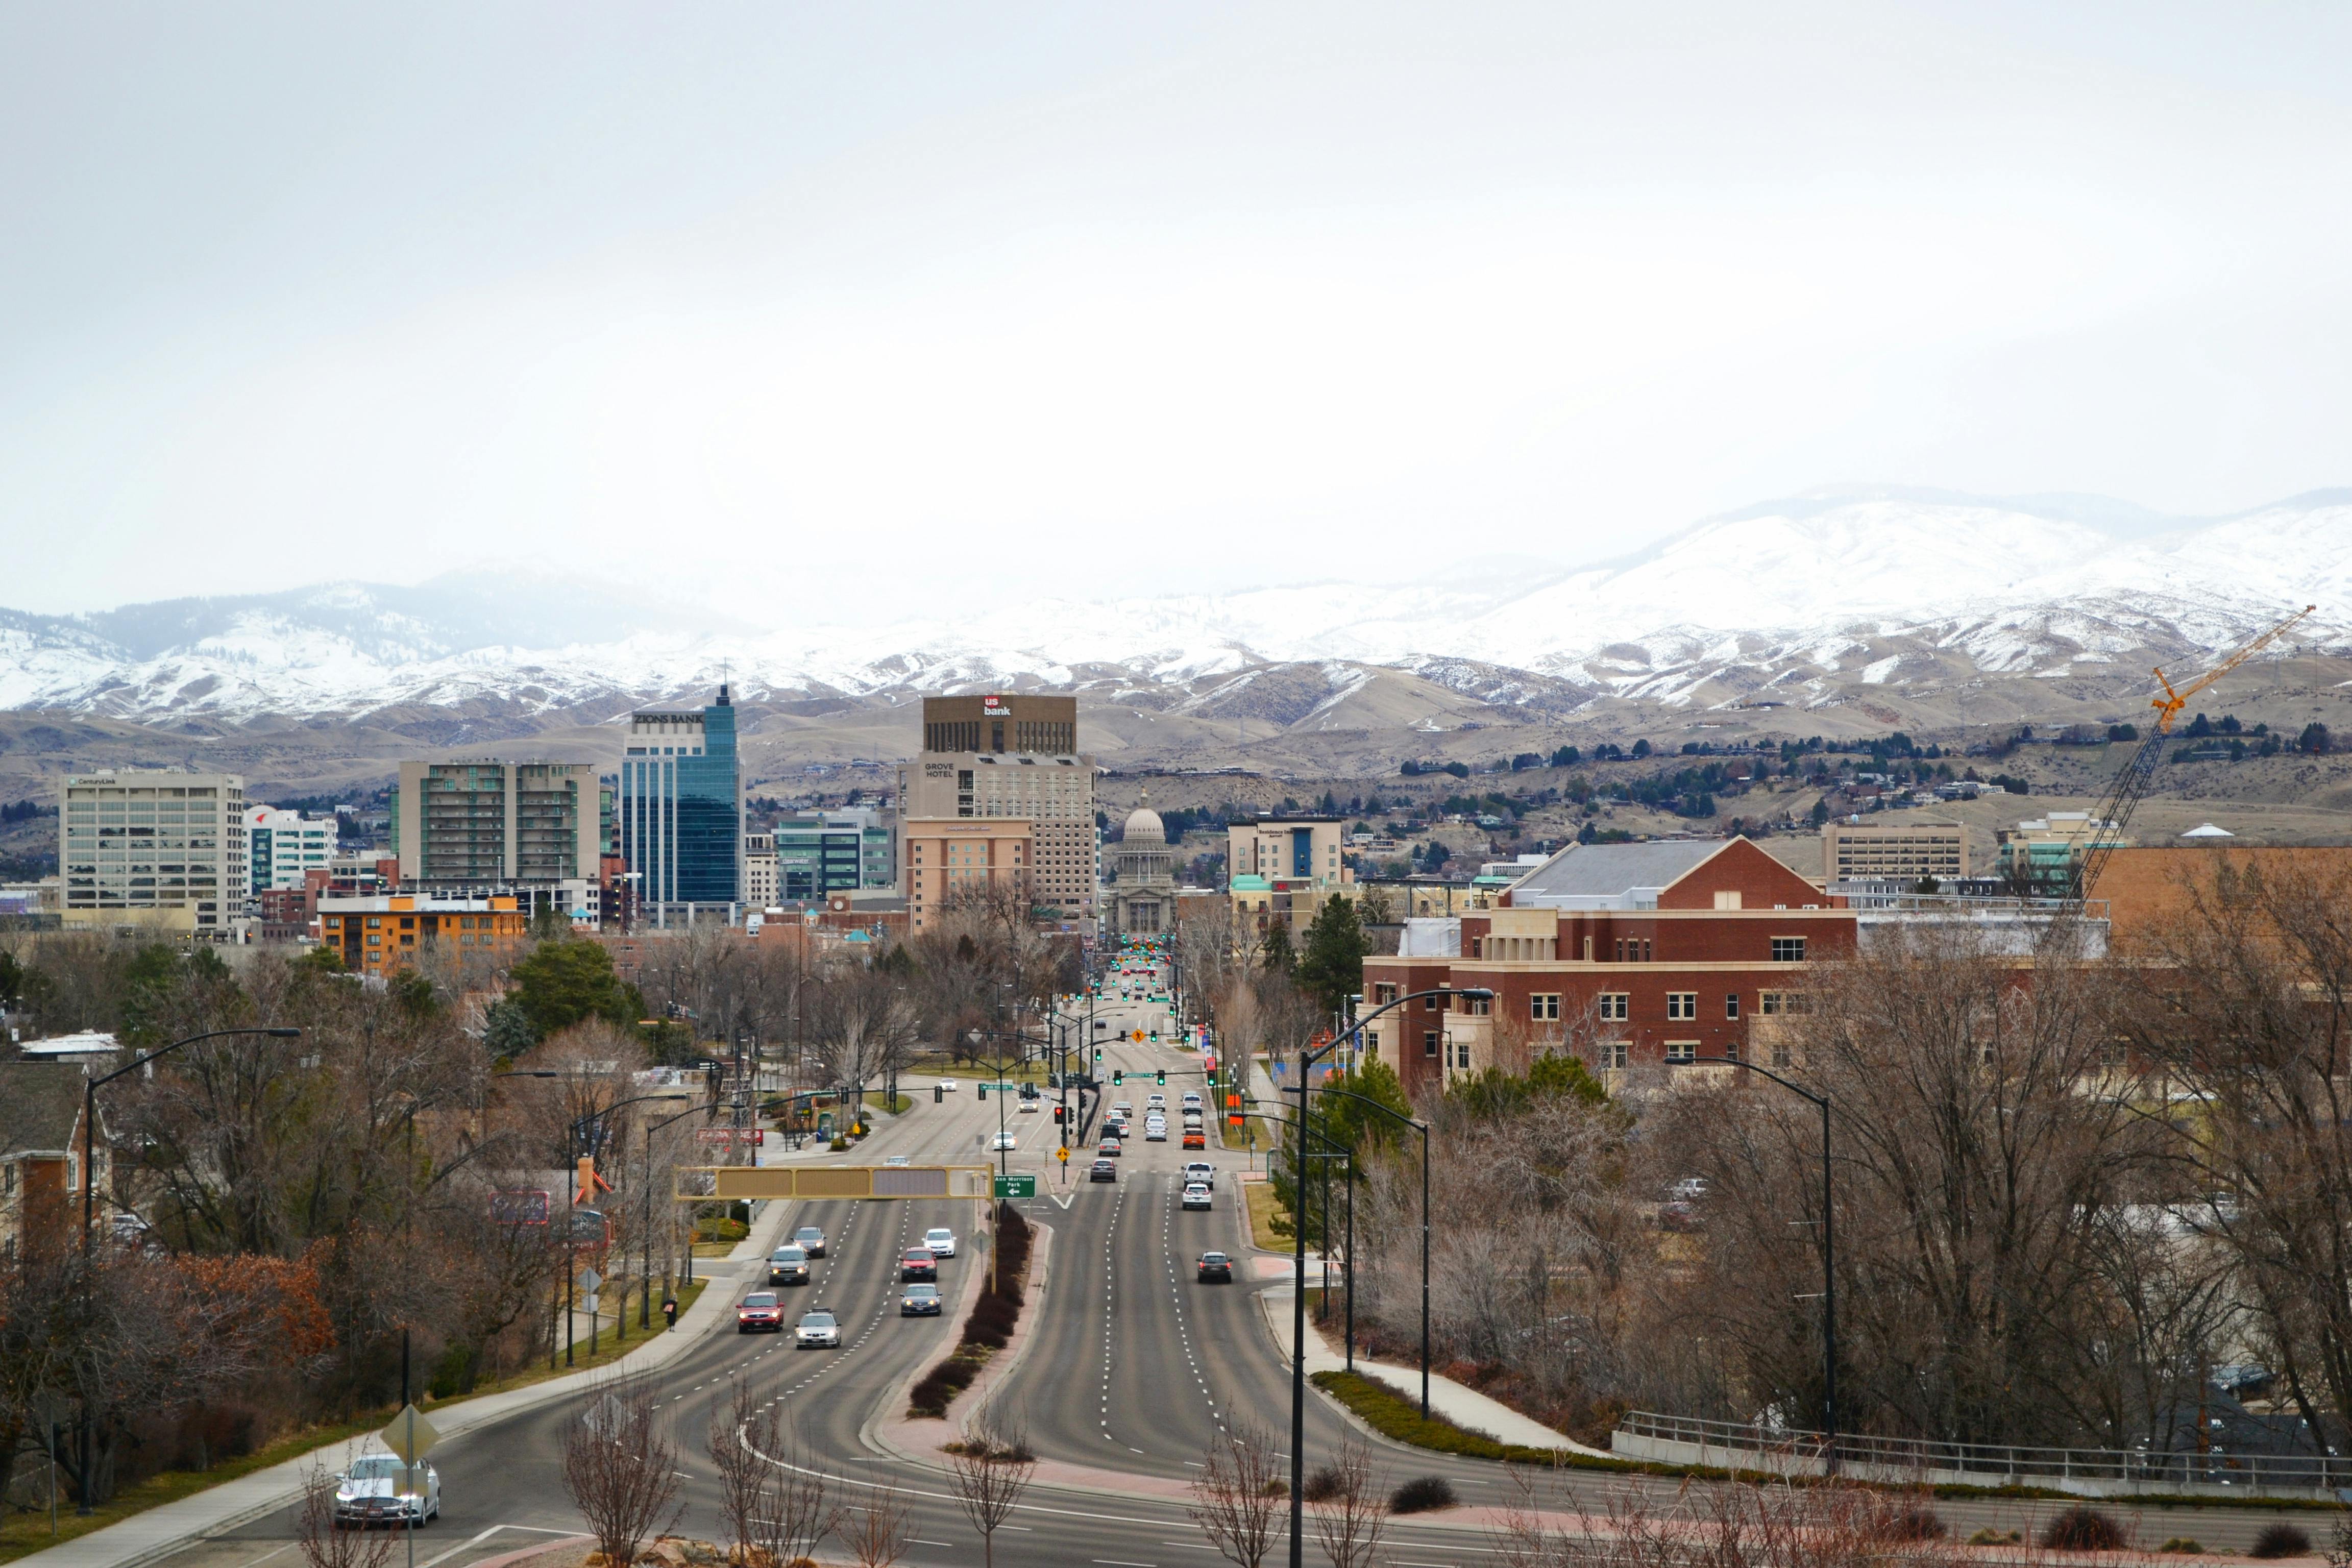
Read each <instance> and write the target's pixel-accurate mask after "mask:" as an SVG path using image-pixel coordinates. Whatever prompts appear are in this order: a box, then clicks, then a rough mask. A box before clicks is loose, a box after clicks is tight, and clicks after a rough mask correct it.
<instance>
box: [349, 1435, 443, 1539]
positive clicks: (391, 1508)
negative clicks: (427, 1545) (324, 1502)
mask: <svg viewBox="0 0 2352 1568" xmlns="http://www.w3.org/2000/svg"><path fill="white" fill-rule="evenodd" d="M440 1516H441V1477H440V1474H439V1472H437V1471H436V1470H435V1469H434V1468H433V1467H432V1466H431V1465H419V1466H418V1467H417V1468H416V1469H415V1471H414V1472H412V1471H411V1470H410V1469H409V1468H408V1467H407V1466H405V1465H404V1464H402V1463H401V1462H400V1458H399V1456H398V1455H395V1454H362V1455H361V1456H360V1457H359V1458H356V1459H353V1460H352V1466H351V1468H349V1469H347V1470H345V1471H343V1472H342V1473H341V1475H339V1476H337V1477H336V1478H335V1522H336V1523H337V1524H349V1525H357V1526H359V1527H360V1528H362V1529H365V1528H366V1527H367V1526H369V1525H371V1524H414V1525H416V1526H422V1525H424V1524H425V1523H426V1522H428V1521H432V1520H435V1519H438V1518H439V1517H440Z"/></svg>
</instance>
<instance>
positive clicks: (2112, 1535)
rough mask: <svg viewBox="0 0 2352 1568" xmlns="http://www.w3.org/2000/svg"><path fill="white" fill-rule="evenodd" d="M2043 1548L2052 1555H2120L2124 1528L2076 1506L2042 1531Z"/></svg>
mask: <svg viewBox="0 0 2352 1568" xmlns="http://www.w3.org/2000/svg"><path fill="white" fill-rule="evenodd" d="M2042 1545H2044V1546H2046V1547H2048V1548H2049V1549H2050V1550H2051V1551H2053V1552H2119V1551H2121V1550H2123V1545H2124V1527H2123V1526H2122V1525H2120V1524H2117V1523H2116V1521H2115V1519H2114V1518H2113V1516H2111V1515H2108V1514H2104V1513H2101V1512H2100V1511H2099V1510H2097V1509H2095V1508H2087V1507H2085V1506H2084V1505H2083V1504H2081V1503H2076V1504H2075V1505H2074V1507H2073V1508H2070V1509H2068V1510H2065V1511H2064V1512H2063V1513H2061V1514H2059V1515H2058V1516H2057V1517H2056V1518H2054V1519H2053V1520H2052V1521H2050V1522H2049V1524H2048V1525H2047V1526H2046V1527H2044V1528H2043V1530H2042Z"/></svg>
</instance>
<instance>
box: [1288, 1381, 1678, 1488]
mask: <svg viewBox="0 0 2352 1568" xmlns="http://www.w3.org/2000/svg"><path fill="white" fill-rule="evenodd" d="M1314 1383H1315V1386H1316V1387H1318V1388H1319V1389H1321V1390H1322V1391H1323V1392H1324V1393H1326V1394H1329V1395H1330V1396H1331V1397H1332V1398H1334V1399H1336V1400H1338V1401H1339V1403H1340V1404H1342V1405H1346V1406H1347V1407H1348V1408H1349V1410H1352V1411H1354V1412H1355V1413H1356V1414H1357V1415H1360V1416H1361V1417H1362V1418H1363V1421H1364V1424H1365V1425H1366V1426H1370V1428H1371V1429H1372V1430H1373V1431H1375V1432H1378V1433H1379V1434H1380V1435H1381V1436H1383V1437H1393V1438H1395V1439H1396V1440H1397V1441H1398V1442H1400V1443H1410V1444H1412V1446H1413V1447H1416V1448H1428V1449H1432V1450H1433V1451H1435V1452H1437V1453H1441V1454H1460V1455H1462V1456H1464V1457H1465V1458H1473V1459H1509V1460H1512V1461H1514V1462H1516V1463H1518V1464H1533V1465H1565V1466H1571V1467H1574V1468H1578V1469H1598V1470H1654V1469H1656V1468H1658V1467H1655V1466H1651V1465H1643V1464H1637V1463H1634V1462H1633V1461H1632V1460H1628V1459H1596V1458H1593V1457H1592V1456H1591V1455H1589V1454H1578V1453H1574V1452H1571V1451H1570V1450H1567V1449H1563V1448H1536V1447H1528V1445H1526V1444H1523V1443H1503V1442H1497V1441H1496V1439H1494V1438H1492V1437H1489V1436H1486V1434H1485V1433H1483V1432H1472V1431H1468V1430H1466V1429H1465V1428H1463V1427H1460V1426H1455V1425H1454V1423H1453V1422H1451V1421H1448V1420H1447V1419H1445V1417H1444V1416H1443V1415H1423V1414H1422V1413H1421V1405H1420V1403H1419V1402H1418V1401H1416V1400H1413V1399H1409V1398H1407V1397H1406V1396H1405V1395H1403V1394H1399V1393H1398V1392H1397V1391H1396V1390H1395V1389H1393V1388H1391V1387H1390V1386H1389V1385H1388V1384H1385V1383H1378V1382H1375V1381H1373V1380H1372V1379H1371V1378H1369V1377H1366V1376H1365V1375H1363V1373H1356V1372H1318V1373H1315V1374H1314Z"/></svg>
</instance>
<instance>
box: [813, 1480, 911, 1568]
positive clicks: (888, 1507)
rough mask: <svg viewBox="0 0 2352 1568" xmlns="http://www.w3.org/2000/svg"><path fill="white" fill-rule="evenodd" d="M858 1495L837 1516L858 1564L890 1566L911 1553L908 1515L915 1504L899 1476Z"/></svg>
mask: <svg viewBox="0 0 2352 1568" xmlns="http://www.w3.org/2000/svg"><path fill="white" fill-rule="evenodd" d="M856 1498H857V1500H856V1501H855V1502H851V1503H845V1504H844V1505H843V1507H842V1509H841V1511H840V1512H839V1513H837V1514H835V1516H834V1527H833V1528H834V1533H835V1535H836V1536H838V1537H839V1538H840V1540H841V1543H842V1545H844V1546H845V1547H847V1548H848V1549H849V1555H850V1556H851V1557H852V1558H854V1559H855V1560H856V1563H857V1568H890V1564H892V1563H896V1562H898V1559H899V1558H901V1557H903V1556H905V1555H906V1554H907V1530H908V1516H910V1515H911V1514H912V1513H913V1512H914V1504H913V1503H912V1502H910V1501H908V1498H907V1495H906V1494H905V1493H904V1492H902V1491H900V1490H899V1489H898V1481H897V1480H896V1479H889V1480H885V1481H882V1482H881V1483H879V1484H878V1485H873V1486H868V1487H866V1488H865V1489H862V1490H860V1491H859V1492H858V1493H857V1494H856Z"/></svg>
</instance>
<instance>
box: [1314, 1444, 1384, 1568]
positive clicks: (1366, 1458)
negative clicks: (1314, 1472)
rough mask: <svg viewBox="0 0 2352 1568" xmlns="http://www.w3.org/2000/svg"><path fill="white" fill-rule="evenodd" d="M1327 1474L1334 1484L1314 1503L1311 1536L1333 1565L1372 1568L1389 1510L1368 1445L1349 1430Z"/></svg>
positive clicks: (1332, 1566) (1341, 1567) (1333, 1567)
mask: <svg viewBox="0 0 2352 1568" xmlns="http://www.w3.org/2000/svg"><path fill="white" fill-rule="evenodd" d="M1325 1474H1326V1475H1328V1477H1329V1478H1330V1479H1331V1480H1332V1482H1333V1483H1334V1484H1333V1485H1332V1486H1331V1487H1330V1489H1329V1490H1328V1491H1327V1492H1326V1493H1325V1495H1324V1497H1323V1500H1321V1501H1319V1502H1318V1503H1316V1504H1315V1505H1314V1509H1313V1517H1314V1521H1315V1539H1316V1540H1317V1541H1318V1542H1320V1543H1321V1544H1322V1547H1323V1554H1324V1555H1325V1556H1327V1557H1328V1558H1329V1559H1330V1560H1331V1568H1370V1564H1371V1562H1372V1557H1373V1554H1374V1553H1375V1552H1378V1551H1379V1550H1380V1546H1381V1531H1382V1530H1383V1529H1385V1528H1386V1526H1387V1521H1388V1509H1389V1504H1388V1499H1387V1498H1386V1497H1384V1496H1382V1495H1381V1493H1382V1491H1383V1489H1384V1487H1383V1484H1382V1481H1381V1478H1380V1477H1378V1476H1376V1475H1375V1474H1373V1472H1372V1450H1371V1448H1370V1446H1369V1445H1368V1444H1366V1443H1365V1441H1364V1440H1363V1439H1362V1438H1361V1437H1359V1436H1356V1435H1355V1434H1354V1433H1352V1432H1351V1433H1349V1435H1348V1436H1347V1439H1346V1440H1345V1441H1343V1442H1342V1443H1341V1444H1340V1445H1339V1458H1336V1459H1334V1460H1333V1461H1332V1462H1331V1463H1330V1464H1329V1465H1328V1467H1326V1469H1325Z"/></svg>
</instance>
